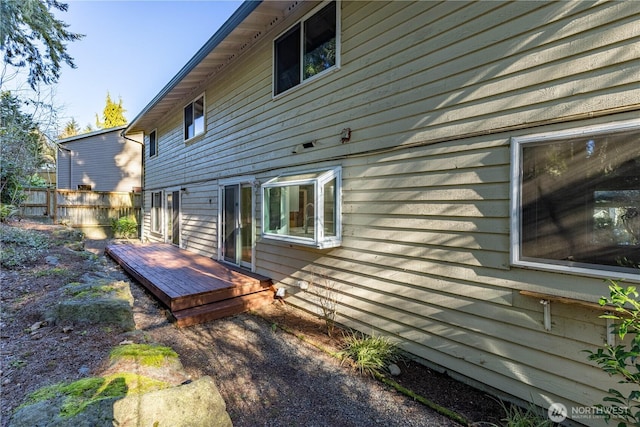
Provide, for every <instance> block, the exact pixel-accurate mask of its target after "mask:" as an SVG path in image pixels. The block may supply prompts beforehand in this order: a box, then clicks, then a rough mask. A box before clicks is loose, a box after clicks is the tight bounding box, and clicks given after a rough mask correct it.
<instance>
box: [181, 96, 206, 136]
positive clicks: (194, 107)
mask: <svg viewBox="0 0 640 427" xmlns="http://www.w3.org/2000/svg"><path fill="white" fill-rule="evenodd" d="M204 127H205V123H204V95H200V96H199V97H197V98H196V99H194V100H193V102H191V103H189V104H188V105H187V106H185V107H184V140H185V141H187V140H189V139H192V138H195V137H196V136H198V135H202V134H203V133H204Z"/></svg>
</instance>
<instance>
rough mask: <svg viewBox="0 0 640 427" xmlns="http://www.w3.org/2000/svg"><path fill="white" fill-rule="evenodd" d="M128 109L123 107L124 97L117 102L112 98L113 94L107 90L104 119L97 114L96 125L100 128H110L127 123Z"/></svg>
mask: <svg viewBox="0 0 640 427" xmlns="http://www.w3.org/2000/svg"><path fill="white" fill-rule="evenodd" d="M125 111H127V110H125V109H124V108H123V107H122V98H120V99H119V100H118V102H117V103H115V102H113V101H112V100H111V94H110V93H109V92H107V100H106V105H105V106H104V110H103V112H102V121H100V118H99V117H98V115H97V114H96V126H97V127H98V128H100V129H110V128H114V127H118V126H122V125H126V124H127V119H126V118H125V117H124V112H125Z"/></svg>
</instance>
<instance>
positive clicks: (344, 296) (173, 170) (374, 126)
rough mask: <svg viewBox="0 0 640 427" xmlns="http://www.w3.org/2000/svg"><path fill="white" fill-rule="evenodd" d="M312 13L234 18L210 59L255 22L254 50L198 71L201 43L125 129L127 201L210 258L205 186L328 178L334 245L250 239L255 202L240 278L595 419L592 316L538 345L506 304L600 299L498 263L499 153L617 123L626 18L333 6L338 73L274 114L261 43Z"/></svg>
mask: <svg viewBox="0 0 640 427" xmlns="http://www.w3.org/2000/svg"><path fill="white" fill-rule="evenodd" d="M320 4H321V3H313V4H312V3H310V2H299V3H297V6H295V7H294V8H292V9H290V10H289V6H291V4H290V3H289V2H264V3H261V4H260V5H257V4H250V5H247V4H245V5H243V6H242V7H241V9H239V12H238V13H237V14H236V15H234V18H233V19H232V20H230V23H229V25H228V26H225V27H224V28H223V29H221V30H220V31H219V32H218V33H216V35H214V36H215V37H214V38H216V42H215V43H217V44H219V43H222V42H223V41H225V40H226V39H225V37H228V38H229V41H236V40H237V32H234V26H236V27H237V28H241V26H242V23H243V22H248V23H252V24H254V25H259V24H260V25H262V24H264V28H266V30H265V31H264V32H262V34H261V36H260V37H258V38H256V39H255V40H253V41H252V42H251V43H250V44H249V45H247V47H246V48H245V49H243V50H242V52H241V54H238V55H236V56H235V57H234V58H233V59H231V60H229V61H228V62H226V63H225V65H224V66H223V67H222V68H219V69H215V70H214V68H209V69H208V70H209V71H211V72H213V74H200V72H201V71H203V70H204V69H207V67H208V66H209V65H207V64H209V63H208V62H207V61H208V59H205V58H208V55H209V54H211V55H216V47H215V46H217V44H215V46H214V45H212V44H210V42H209V43H208V44H207V45H205V46H204V47H203V50H201V51H200V52H199V53H198V54H197V55H196V56H195V57H194V59H192V60H191V61H190V62H189V63H188V64H187V65H185V68H183V70H181V72H180V73H179V74H178V75H177V76H176V77H175V78H174V79H173V80H172V81H171V82H170V84H169V85H167V86H166V87H165V88H164V89H163V91H161V92H160V93H159V94H158V95H157V96H156V97H155V98H154V100H152V102H151V103H150V104H149V105H148V106H147V107H145V109H144V110H143V111H142V112H141V113H140V114H139V115H138V117H137V118H136V119H135V123H134V124H132V125H131V126H130V127H128V128H127V129H126V131H127V132H132V131H133V130H136V129H138V128H144V130H148V129H157V132H158V135H161V137H160V138H158V141H159V142H160V143H161V145H162V146H161V148H159V150H158V156H156V157H154V158H153V159H147V162H146V164H145V169H146V175H145V193H149V192H151V191H158V190H163V189H166V188H173V187H178V188H185V187H186V188H187V189H188V191H185V192H182V197H181V210H182V217H181V219H182V222H181V242H182V246H183V247H184V248H186V249H188V250H190V251H193V252H196V253H199V254H202V255H206V256H209V257H213V258H215V259H218V258H219V257H220V253H221V250H220V244H219V241H220V228H221V224H220V218H219V217H220V209H221V206H222V202H221V199H220V191H221V190H220V189H221V187H222V186H223V185H225V183H229V182H239V181H242V180H243V179H244V178H243V177H246V176H250V177H251V179H252V182H253V181H254V180H255V182H256V183H266V182H268V181H269V180H272V179H274V178H276V177H277V176H280V175H285V174H290V173H297V172H299V171H303V172H304V171H305V170H307V169H308V170H311V169H314V170H318V169H328V168H333V167H341V170H342V225H343V230H342V243H341V245H340V246H339V247H336V248H326V249H318V248H310V247H302V246H297V245H295V244H292V243H290V242H278V241H273V240H270V239H264V238H261V235H262V232H263V230H264V229H265V227H264V226H263V224H262V215H261V214H262V210H263V200H262V199H261V197H256V198H255V204H254V206H253V207H252V214H253V216H254V218H255V219H256V221H255V227H254V229H253V230H254V231H253V237H254V247H253V263H254V264H253V266H252V270H253V269H255V271H256V273H258V274H261V275H264V276H267V277H270V278H272V280H273V282H274V284H275V285H276V286H277V287H282V288H285V289H286V290H287V295H288V301H289V302H290V303H291V304H293V305H296V306H298V307H301V308H303V309H305V310H308V311H310V312H312V313H319V307H318V306H317V304H316V302H314V301H313V300H312V299H311V298H310V297H309V295H307V294H305V293H304V292H302V290H300V289H299V287H298V286H297V283H298V281H299V280H309V279H310V277H311V276H312V275H313V274H314V273H315V274H316V275H317V274H318V272H322V274H324V275H325V276H326V277H328V278H329V279H330V280H332V281H334V282H335V284H336V286H337V289H338V292H339V293H340V296H341V301H340V303H339V308H338V318H337V319H336V320H337V321H339V322H341V323H344V324H347V325H349V326H354V327H356V328H358V329H359V330H362V331H364V332H368V333H369V332H371V331H375V332H376V333H379V334H384V335H387V336H390V337H392V338H393V339H395V340H396V341H397V342H398V343H399V344H400V345H401V346H402V347H403V348H404V349H406V350H408V351H410V352H412V353H413V354H414V355H415V356H417V357H420V358H423V359H425V360H426V361H427V363H428V364H432V365H438V366H439V367H440V368H441V369H443V370H447V371H448V372H453V373H455V375H457V376H460V377H463V378H466V379H467V380H468V379H471V380H473V381H480V382H482V383H484V384H485V385H486V386H487V387H489V388H492V389H493V390H498V391H499V392H501V393H506V394H509V395H511V396H514V397H515V398H518V399H523V400H533V401H534V402H535V403H536V404H539V405H543V406H545V407H548V406H549V405H551V404H552V403H555V402H558V403H563V404H564V405H565V406H567V408H571V407H591V406H593V405H595V404H597V403H600V402H601V399H602V397H603V396H604V395H605V394H606V392H607V390H608V389H609V388H614V387H617V386H618V385H617V384H616V382H615V380H614V379H611V378H609V377H608V376H607V375H604V374H603V373H602V372H601V371H599V370H598V369H597V368H596V367H594V366H592V365H590V364H589V363H588V361H587V360H586V357H584V353H582V352H581V351H582V350H586V349H595V348H596V347H597V346H599V345H601V344H603V343H605V342H606V339H607V327H606V322H605V321H604V320H603V319H600V318H599V317H598V316H599V315H600V314H601V313H600V312H599V311H597V310H594V309H592V307H590V306H579V305H567V304H560V303H558V302H556V301H552V302H551V304H552V308H551V310H552V318H551V328H550V330H547V329H545V320H544V309H543V307H542V305H541V304H540V303H539V301H538V300H536V299H535V298H531V297H527V296H524V295H521V294H520V292H521V291H523V292H529V293H535V294H543V295H554V296H556V298H568V299H571V300H580V301H586V302H588V303H596V302H597V301H598V299H599V298H600V297H601V296H603V295H606V294H608V289H607V284H606V282H605V281H603V280H602V277H601V276H600V275H598V274H593V272H591V271H575V270H573V271H571V270H570V269H567V268H561V269H556V270H548V269H544V268H538V266H524V265H515V264H514V263H513V258H512V253H513V249H512V247H513V241H512V239H513V236H514V231H513V228H512V226H513V210H514V206H516V205H513V204H512V203H514V202H513V201H514V200H516V199H515V196H516V194H514V192H513V189H512V184H513V182H514V178H515V176H514V173H513V169H512V167H513V165H515V164H517V163H518V161H519V160H518V159H516V158H514V157H513V154H512V150H513V149H514V147H515V146H517V145H518V144H519V143H522V142H523V141H528V140H529V139H528V138H540V135H551V134H550V133H551V132H560V134H562V135H570V134H571V132H574V131H573V130H572V129H583V128H589V127H591V129H606V128H608V127H610V126H612V125H613V124H616V123H632V122H633V123H636V122H637V117H638V114H639V113H640V102H639V101H638V100H639V99H640V87H639V86H638V85H637V78H636V77H635V76H637V75H640V27H639V26H638V25H637V22H639V21H640V3H638V2H615V3H614V2H600V3H597V2H573V3H572V2H542V3H541V2H502V1H500V2H424V1H417V2H376V1H372V2H365V1H341V2H339V3H338V5H339V9H340V11H339V16H340V20H339V21H340V26H341V31H340V36H341V43H340V47H341V54H340V67H339V69H336V71H335V72H331V73H327V74H326V75H324V76H323V77H322V78H321V79H320V78H318V79H313V81H309V82H307V83H305V84H301V85H299V86H297V87H296V88H295V89H294V90H293V91H288V92H286V93H283V94H281V95H279V96H277V97H275V98H274V97H273V91H272V89H273V86H272V84H273V40H274V39H275V38H276V37H277V35H278V34H282V33H283V32H284V31H286V30H287V29H288V28H290V26H291V25H292V24H294V23H295V22H296V21H298V20H299V19H301V18H303V17H304V16H307V15H308V14H309V13H313V10H315V9H314V8H315V7H316V6H318V5H320ZM278 8H280V9H279V10H278ZM264 17H270V18H271V21H269V22H263V21H262V19H264ZM275 17H277V19H275ZM254 28H255V27H254ZM205 51H206V53H205ZM198 60H201V61H202V64H198V63H197V61H198ZM191 71H193V73H192V72H191ZM181 79H182V80H184V81H182V80H181ZM198 93H204V94H205V96H206V100H207V102H206V108H205V110H206V123H207V125H206V130H205V133H204V134H203V135H201V136H200V137H198V139H197V143H194V144H191V143H188V144H185V141H184V138H183V117H182V116H183V111H182V106H183V105H184V104H185V103H186V102H188V100H189V99H193V97H194V96H195V95H197V94H198ZM147 128H148V129H147ZM344 128H350V129H351V130H352V133H351V139H350V140H349V141H348V142H344V143H343V141H342V140H341V138H340V132H341V130H342V129H344ZM542 138H545V137H544V136H543V137H542ZM309 141H315V144H314V147H312V148H309V149H304V150H297V151H298V152H297V153H295V154H294V153H292V151H294V149H295V147H297V146H300V145H302V144H304V143H306V142H309ZM148 197H149V196H148V195H147V194H145V200H147V201H148V200H149V198H148ZM149 221H150V215H149V213H148V212H147V213H146V215H145V221H144V227H145V236H146V237H147V238H148V239H149V240H150V241H156V240H157V239H159V237H156V236H153V235H150V234H149V233H148V229H149V225H150V223H149ZM528 267H536V268H528ZM627 282H631V283H640V274H637V275H634V274H633V273H629V274H628V276H627ZM577 421H579V422H583V423H586V424H588V425H590V426H598V427H600V426H604V425H605V423H604V421H603V420H602V419H596V418H594V419H588V420H584V419H580V420H577Z"/></svg>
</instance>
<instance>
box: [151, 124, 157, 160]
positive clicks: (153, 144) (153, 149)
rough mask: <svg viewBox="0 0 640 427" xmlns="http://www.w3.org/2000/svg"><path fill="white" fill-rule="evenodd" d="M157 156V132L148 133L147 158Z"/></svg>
mask: <svg viewBox="0 0 640 427" xmlns="http://www.w3.org/2000/svg"><path fill="white" fill-rule="evenodd" d="M157 154H158V139H157V132H156V131H155V130H152V131H151V133H149V157H155V156H156V155H157Z"/></svg>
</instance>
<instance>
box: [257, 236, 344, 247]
mask: <svg viewBox="0 0 640 427" xmlns="http://www.w3.org/2000/svg"><path fill="white" fill-rule="evenodd" d="M262 238H263V239H265V240H270V241H274V242H282V243H288V244H291V245H296V246H304V247H307V248H315V249H331V248H337V247H339V246H341V245H342V239H338V238H335V239H324V240H322V241H319V242H316V241H315V240H312V239H304V238H295V237H290V236H282V235H278V234H263V235H262Z"/></svg>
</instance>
